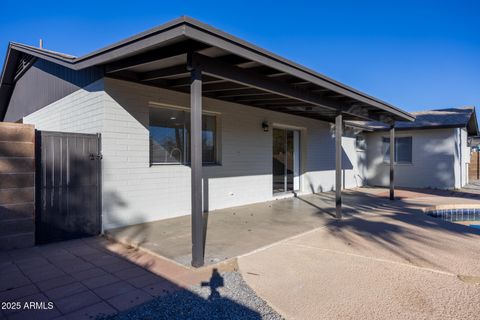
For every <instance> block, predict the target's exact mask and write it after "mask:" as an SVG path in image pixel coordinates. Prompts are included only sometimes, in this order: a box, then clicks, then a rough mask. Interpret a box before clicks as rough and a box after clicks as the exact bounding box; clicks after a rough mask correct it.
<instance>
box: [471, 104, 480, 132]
mask: <svg viewBox="0 0 480 320" xmlns="http://www.w3.org/2000/svg"><path fill="white" fill-rule="evenodd" d="M470 122H473V123H474V127H473V130H474V132H475V133H474V134H472V136H478V135H480V131H479V129H478V121H477V111H476V108H475V107H473V111H472V115H471V116H470V120H469V124H470Z"/></svg>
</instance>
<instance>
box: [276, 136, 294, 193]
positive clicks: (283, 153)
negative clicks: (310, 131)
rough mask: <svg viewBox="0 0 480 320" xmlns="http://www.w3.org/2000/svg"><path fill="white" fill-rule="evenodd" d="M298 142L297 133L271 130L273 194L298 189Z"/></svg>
mask: <svg viewBox="0 0 480 320" xmlns="http://www.w3.org/2000/svg"><path fill="white" fill-rule="evenodd" d="M299 141H300V132H299V131H294V130H288V129H280V128H274V129H273V159H272V160H273V163H272V165H273V166H272V169H273V170H272V175H273V193H285V192H292V191H294V190H298V189H299V183H298V175H299V171H300V170H299V168H300V167H299V165H300V163H299V159H300V157H299Z"/></svg>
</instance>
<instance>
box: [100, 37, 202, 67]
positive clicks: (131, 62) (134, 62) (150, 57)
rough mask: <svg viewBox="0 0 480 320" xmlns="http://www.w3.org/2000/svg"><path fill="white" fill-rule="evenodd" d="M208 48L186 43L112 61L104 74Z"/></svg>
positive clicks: (196, 43)
mask: <svg viewBox="0 0 480 320" xmlns="http://www.w3.org/2000/svg"><path fill="white" fill-rule="evenodd" d="M209 47H210V46H209V45H207V44H204V43H200V42H196V41H186V42H182V43H179V44H174V45H171V46H167V47H161V48H158V49H156V50H152V51H148V52H145V53H141V54H138V55H135V56H132V57H129V58H126V59H122V60H119V61H114V62H111V63H109V64H107V65H106V66H105V72H106V73H114V72H118V71H122V70H126V69H131V68H135V67H138V66H142V65H145V64H148V63H152V62H157V61H159V60H162V59H166V58H171V57H174V56H180V55H183V54H186V53H187V52H190V51H197V50H202V49H206V48H209Z"/></svg>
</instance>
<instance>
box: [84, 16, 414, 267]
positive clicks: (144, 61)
mask: <svg viewBox="0 0 480 320" xmlns="http://www.w3.org/2000/svg"><path fill="white" fill-rule="evenodd" d="M152 43H153V44H154V45H152ZM84 59H85V61H78V68H81V67H85V65H82V64H85V63H87V64H88V61H89V60H94V61H95V63H97V64H98V63H100V64H103V65H104V71H105V74H106V76H107V77H111V78H115V79H120V80H124V81H130V82H135V83H141V84H144V85H148V86H155V87H160V88H165V89H169V90H174V91H180V92H184V93H188V94H190V124H191V130H190V135H191V139H190V150H191V153H190V156H191V162H190V166H191V217H190V218H191V232H187V231H184V232H180V233H177V234H175V235H172V237H176V238H177V240H176V241H179V239H183V238H185V239H186V238H191V246H190V244H189V245H186V244H181V245H180V244H177V243H176V241H173V242H172V243H171V244H169V246H171V247H177V246H183V245H186V247H185V248H187V247H188V248H189V249H188V250H186V249H185V250H183V249H182V250H179V252H183V255H184V256H185V257H186V256H187V255H188V256H190V255H189V253H190V248H191V250H192V255H191V263H192V265H193V266H195V267H200V266H202V265H203V264H204V254H206V255H207V256H209V252H211V250H210V249H209V248H208V245H210V246H215V243H217V242H218V246H219V247H221V246H222V245H221V242H222V241H226V239H227V238H229V237H231V233H230V230H229V228H225V230H221V231H220V232H216V233H213V232H207V230H206V229H207V228H206V221H207V216H206V215H205V214H204V213H203V210H204V209H203V203H202V201H203V195H202V177H203V175H202V111H203V106H202V100H203V99H202V98H204V97H208V98H214V99H219V100H223V101H228V102H234V103H237V104H238V105H239V107H241V105H245V106H250V107H255V108H261V109H266V110H272V111H277V112H282V113H287V114H291V115H296V116H301V117H306V118H313V119H317V120H322V121H326V122H329V123H333V124H335V137H336V140H335V155H334V157H335V190H336V192H335V196H334V197H333V198H332V199H330V201H331V203H332V204H333V203H334V204H335V214H334V215H335V217H336V218H337V219H341V217H342V195H341V189H342V141H341V140H342V139H341V137H342V135H343V129H344V124H345V120H367V121H380V122H384V123H386V124H388V125H390V126H391V130H390V141H395V138H394V129H393V124H394V122H395V121H399V120H401V121H412V120H413V119H414V117H413V116H411V115H410V114H409V113H407V112H404V111H402V110H401V109H399V108H396V107H394V106H392V105H390V104H387V103H385V102H383V101H381V100H378V99H376V98H373V97H371V96H368V95H366V94H364V93H362V92H359V91H357V90H355V89H353V88H351V87H348V86H346V85H343V84H341V83H339V82H337V81H335V80H333V79H330V78H328V77H326V76H324V75H322V74H319V73H317V72H315V71H313V70H310V69H308V68H305V67H303V66H301V65H298V64H296V63H294V62H292V61H289V60H287V59H284V58H282V57H280V56H277V55H275V54H273V53H271V52H268V51H266V50H264V49H261V48H259V47H256V46H254V45H252V44H250V43H247V42H245V41H243V40H241V39H239V38H236V37H233V36H231V35H229V34H227V33H224V32H222V31H220V30H218V29H215V28H212V27H210V26H208V25H205V24H203V23H201V22H199V21H196V20H193V19H190V18H180V19H177V20H175V21H172V22H171V23H168V24H166V25H163V26H160V27H158V28H155V29H152V30H150V31H148V32H146V33H144V34H141V35H138V36H135V37H132V38H129V39H126V40H124V41H122V42H120V43H117V44H114V45H112V46H111V47H109V48H107V49H106V50H104V51H103V52H98V53H96V54H95V56H92V57H90V56H87V57H85V58H84ZM262 126H266V127H267V128H268V123H266V124H262ZM393 150H394V148H391V158H393ZM332 156H333V155H332ZM390 171H391V173H390V182H391V183H390V199H392V200H393V199H394V183H393V181H394V179H393V177H394V174H393V163H392V164H391V166H390ZM312 199H314V197H312ZM287 203H288V205H286V206H287V208H288V207H290V209H293V208H294V209H295V210H288V213H287V211H285V208H284V207H283V205H281V204H280V203H275V204H272V205H271V207H268V205H266V204H264V205H259V206H267V207H266V208H269V210H270V211H271V213H270V214H271V215H272V218H274V219H279V216H281V215H282V213H281V212H284V213H283V215H285V219H286V220H285V221H284V223H285V224H290V228H293V229H295V228H298V229H299V230H303V231H304V230H305V228H307V229H308V227H311V226H312V224H313V225H315V223H317V222H316V220H315V222H313V221H312V220H309V219H310V218H312V217H314V216H315V217H318V214H316V211H318V209H317V208H315V206H313V207H312V206H308V205H306V204H305V203H303V202H302V201H301V200H299V199H295V200H290V202H288V201H287ZM284 205H285V204H284ZM270 208H271V209H270ZM235 210H238V209H226V210H221V212H222V213H221V214H215V218H213V215H212V217H210V219H211V220H210V223H209V228H212V226H213V225H215V224H217V223H218V224H221V223H222V221H221V218H218V219H219V220H218V221H217V217H221V216H223V215H228V214H229V213H230V214H231V215H233V213H234V212H235ZM282 210H283V211H282ZM248 211H249V209H245V212H243V211H242V210H240V211H239V212H242V213H241V214H240V216H248ZM274 211H275V213H274ZM297 211H300V212H297ZM235 214H236V213H235ZM289 215H292V216H289ZM295 215H301V216H302V218H301V219H305V220H304V221H298V222H297V223H294V224H292V223H291V221H289V219H292V221H293V220H295V221H297V220H301V219H294V218H293V217H295ZM254 217H255V216H254V215H253V216H251V219H254ZM318 219H319V220H321V218H318ZM183 220H187V218H186V217H184V218H179V219H171V220H168V221H164V222H158V223H159V224H160V225H163V224H169V223H171V224H173V225H175V224H176V222H177V221H183ZM246 221H247V222H244V224H245V225H248V220H246ZM237 223H240V224H241V221H238V222H237ZM260 226H261V224H258V228H261V227H260ZM264 226H265V227H266V226H268V224H265V225H264ZM234 227H235V226H232V228H234ZM302 228H303V229H302ZM219 229H221V228H219ZM240 230H243V228H241V229H240ZM248 230H249V229H248V227H246V229H245V230H244V231H243V232H245V235H246V234H247V233H253V232H258V233H260V230H250V231H248ZM289 230H290V229H289V228H286V230H285V231H284V232H285V233H286V234H288V233H289V232H290V231H289ZM205 232H207V233H209V234H215V237H217V236H218V240H214V239H215V238H212V236H210V237H207V239H210V240H207V241H208V243H209V244H208V245H207V248H206V247H205V238H206V235H205ZM262 233H264V235H259V239H260V237H264V238H268V239H269V240H266V241H265V243H266V244H268V243H271V242H272V241H276V240H278V239H276V238H275V236H272V237H271V238H269V237H268V236H267V234H268V231H267V230H266V228H264V229H263V230H262ZM274 233H275V234H276V233H281V232H274ZM167 234H168V232H167V233H166V234H165V237H160V238H158V239H156V241H155V243H156V244H155V245H157V246H158V245H159V246H162V244H161V243H165V242H167V241H168V240H167V239H168V236H167ZM218 234H221V235H223V236H221V235H218ZM139 236H140V237H144V236H142V235H139ZM239 239H243V240H242V241H241V244H238V246H239V247H238V249H235V248H232V249H231V250H233V251H232V254H230V253H228V251H226V252H225V254H224V255H225V256H226V257H228V256H230V255H235V254H237V251H238V252H242V251H244V249H242V248H243V246H245V248H246V247H247V244H248V240H247V239H248V237H240V238H239ZM220 240H221V241H220ZM185 241H186V240H185ZM185 243H186V242H185ZM152 245H154V244H153V243H152ZM256 246H257V245H256ZM227 247H228V246H227ZM160 251H162V252H164V251H163V250H160ZM219 252H222V251H219ZM164 253H165V254H166V255H167V256H168V253H167V252H164ZM233 253H235V254H233ZM221 255H222V254H219V255H218V254H214V255H213V256H211V257H209V258H208V260H212V261H214V260H216V259H223V258H222V257H220V256H221ZM170 256H172V255H170ZM172 258H173V259H174V260H179V261H182V263H185V261H184V259H185V258H182V257H179V256H177V255H175V257H172Z"/></svg>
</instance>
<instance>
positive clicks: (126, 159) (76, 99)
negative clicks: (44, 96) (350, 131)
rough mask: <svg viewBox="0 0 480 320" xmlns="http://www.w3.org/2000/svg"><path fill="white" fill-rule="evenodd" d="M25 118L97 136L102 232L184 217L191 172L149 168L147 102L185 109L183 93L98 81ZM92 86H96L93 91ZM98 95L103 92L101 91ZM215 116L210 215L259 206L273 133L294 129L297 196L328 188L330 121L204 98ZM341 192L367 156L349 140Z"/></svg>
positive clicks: (207, 184) (266, 191)
mask: <svg viewBox="0 0 480 320" xmlns="http://www.w3.org/2000/svg"><path fill="white" fill-rule="evenodd" d="M92 86H93V87H94V88H96V89H99V90H100V91H97V90H92V89H91V88H85V89H89V90H79V91H77V92H75V93H73V94H72V95H70V96H68V97H66V98H64V99H62V100H59V101H57V102H55V103H53V104H51V105H49V106H47V107H45V108H43V109H41V110H39V111H37V112H35V113H33V114H32V115H29V116H28V117H26V118H25V119H24V121H25V123H33V124H35V125H36V126H37V128H38V129H40V130H56V131H66V132H83V133H95V132H100V133H102V153H103V161H102V174H103V181H102V184H103V199H102V200H103V223H104V228H105V229H109V228H113V227H118V226H123V225H129V224H135V223H140V222H145V221H153V220H159V219H165V218H170V217H175V216H180V215H186V214H189V213H190V168H189V167H188V166H184V165H155V166H150V163H149V131H148V124H149V108H150V107H153V106H152V105H151V104H150V103H151V102H154V103H163V104H166V105H174V106H180V107H189V103H190V99H189V95H186V94H181V93H177V92H173V91H168V90H163V89H159V88H153V87H149V86H143V85H139V84H133V83H129V82H125V81H119V80H113V79H108V78H106V79H103V81H100V82H98V84H97V83H95V84H93V85H90V86H89V87H92ZM96 86H99V87H98V88H97V87H96ZM101 90H104V91H101ZM204 109H205V110H208V111H213V112H217V113H218V119H219V126H218V127H217V139H219V141H220V142H219V145H218V147H219V148H220V150H221V152H220V159H219V160H220V162H221V165H216V166H204V167H203V174H204V194H205V197H204V198H205V199H204V202H205V203H204V205H205V208H208V209H209V210H214V209H219V208H225V207H231V206H237V205H243V204H249V203H254V202H262V201H268V200H272V199H273V195H272V130H269V132H264V131H263V130H262V127H261V124H262V122H263V121H264V120H266V121H268V122H269V124H270V126H271V127H273V126H277V125H278V126H288V127H291V128H295V129H298V130H300V131H301V141H300V145H301V153H300V159H301V160H300V161H301V177H300V185H301V190H300V192H301V193H311V192H320V191H329V190H332V189H333V188H334V185H335V156H334V150H335V144H334V137H333V128H332V127H331V125H330V124H329V123H325V122H322V121H317V120H313V119H308V118H302V117H297V116H292V115H287V114H283V113H277V112H272V111H268V110H262V109H258V108H251V107H248V106H244V105H238V104H233V103H228V102H223V101H218V100H213V99H208V98H205V99H204ZM342 140H343V141H342V142H343V147H344V152H343V163H344V168H345V169H344V177H343V181H344V186H345V187H346V188H351V187H356V186H361V185H363V184H364V181H365V178H364V173H365V171H366V170H365V168H366V157H367V156H366V154H365V152H362V151H357V150H356V149H355V138H354V136H352V137H344V138H343V139H342Z"/></svg>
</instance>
